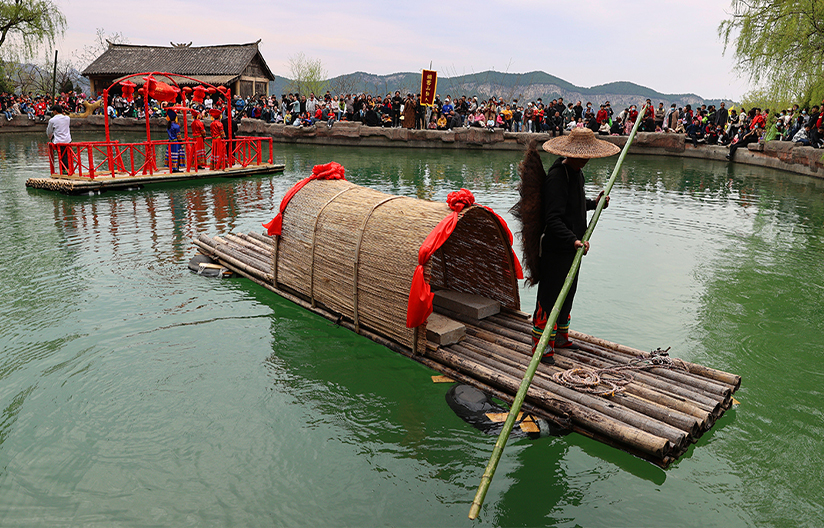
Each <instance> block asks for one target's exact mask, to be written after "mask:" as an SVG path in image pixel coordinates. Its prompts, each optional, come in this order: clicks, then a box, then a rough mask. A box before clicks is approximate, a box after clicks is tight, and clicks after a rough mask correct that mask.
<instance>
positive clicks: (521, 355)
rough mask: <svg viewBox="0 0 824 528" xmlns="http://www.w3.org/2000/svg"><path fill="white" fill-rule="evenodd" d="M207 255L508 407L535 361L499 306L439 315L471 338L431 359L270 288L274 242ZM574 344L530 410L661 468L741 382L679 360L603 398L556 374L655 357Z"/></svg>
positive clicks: (544, 377) (204, 248)
mask: <svg viewBox="0 0 824 528" xmlns="http://www.w3.org/2000/svg"><path fill="white" fill-rule="evenodd" d="M194 242H195V244H196V245H197V246H198V247H199V248H200V251H201V252H202V253H204V254H206V255H208V256H209V257H211V258H213V259H215V260H217V261H218V262H220V263H221V264H222V265H223V266H225V267H226V268H228V269H231V270H232V271H234V272H236V273H238V274H239V275H242V276H245V277H247V278H249V279H251V280H252V281H254V282H256V283H257V284H260V285H261V286H263V287H265V288H267V289H269V290H271V291H273V292H275V293H277V294H279V295H281V296H282V297H284V298H286V299H288V300H291V301H293V302H295V303H297V304H299V305H300V306H303V307H305V308H306V309H308V310H310V311H312V312H315V313H317V314H319V315H322V316H324V317H326V318H327V319H330V320H332V321H335V322H337V323H338V324H340V325H341V326H344V327H346V328H349V329H351V330H353V331H356V332H357V333H359V334H361V335H363V336H365V337H368V338H370V339H372V340H373V341H375V342H377V343H379V344H382V345H384V346H386V347H388V348H390V349H392V350H394V351H396V352H399V353H401V354H403V355H405V356H407V357H409V358H411V359H414V360H415V361H418V362H420V363H422V364H424V365H426V366H428V367H430V368H432V369H433V370H435V371H437V372H439V373H441V374H443V375H445V376H448V377H449V378H451V379H453V380H455V381H460V382H462V383H466V384H469V385H472V386H474V387H476V388H478V389H479V390H482V391H484V392H486V393H488V394H490V395H492V396H494V397H496V398H498V399H500V400H503V401H505V402H507V403H511V402H512V401H513V400H514V396H515V393H516V392H517V390H518V386H519V385H520V382H521V380H522V379H523V376H524V373H525V371H526V368H527V366H528V364H529V362H530V359H531V355H532V351H531V346H532V341H531V333H530V332H531V329H532V326H531V322H530V320H529V316H528V315H527V314H525V313H523V312H520V311H516V310H508V309H502V310H501V312H500V313H499V314H497V315H491V316H488V317H486V318H484V319H481V320H476V319H474V318H472V317H469V316H467V315H462V314H461V313H457V312H453V311H451V310H448V309H444V308H438V307H437V306H436V310H437V311H438V312H439V314H440V315H441V316H445V317H447V318H448V319H451V320H453V321H456V322H458V323H460V324H462V325H463V326H464V327H465V334H466V335H465V337H463V338H462V339H461V340H460V341H459V342H457V343H453V344H446V345H441V344H439V343H437V342H436V341H437V339H434V340H433V339H430V340H429V341H428V342H427V346H426V352H425V353H424V354H419V353H415V352H414V351H413V350H412V349H411V348H409V347H408V346H404V345H400V344H399V343H397V342H395V341H393V340H391V339H389V338H387V337H385V336H383V335H379V334H378V333H376V332H375V331H373V330H372V329H368V328H365V327H364V326H363V325H362V324H361V325H358V326H357V327H356V325H355V324H353V322H352V321H349V320H348V319H347V318H344V317H342V316H341V315H340V314H338V313H335V312H333V311H330V310H328V309H326V308H325V307H324V306H323V305H322V304H320V303H315V304H314V305H313V304H312V303H310V302H309V301H308V300H307V299H305V298H304V297H303V296H301V295H299V294H297V293H296V292H294V291H291V290H289V289H288V288H287V287H285V286H284V285H282V284H280V283H277V285H276V286H275V285H273V282H274V280H275V279H274V277H273V274H272V261H273V239H272V238H271V237H269V236H266V235H261V234H258V233H249V234H238V235H231V234H230V235H226V236H224V237H214V238H209V237H207V236H205V235H200V236H199V237H198V238H197V239H196V240H195V241H194ZM570 338H571V339H572V341H573V342H574V343H576V344H577V345H578V346H579V347H580V349H579V350H571V349H561V350H558V351H556V353H555V358H556V365H554V366H549V365H545V364H541V365H539V367H538V371H537V373H536V375H535V378H534V380H533V382H532V385H531V387H530V389H529V392H528V393H527V399H526V402H525V404H524V406H523V407H522V408H523V410H524V411H525V412H527V413H529V414H532V415H533V416H537V417H540V418H544V419H546V420H550V421H552V422H553V423H554V424H555V425H556V426H558V427H561V428H564V429H567V430H571V431H574V432H577V433H580V434H583V435H585V436H588V437H591V438H593V439H595V440H598V441H600V442H603V443H605V444H608V445H612V446H615V447H617V448H620V449H622V450H624V451H627V452H629V453H632V454H634V455H636V456H638V457H640V458H643V459H646V460H649V461H651V462H653V463H655V464H657V465H659V466H661V467H667V466H668V465H670V464H671V463H672V462H674V461H675V460H677V459H678V458H679V457H680V456H682V455H683V454H684V453H686V452H687V450H688V449H689V446H690V445H691V444H693V443H694V442H696V441H697V440H698V438H700V437H701V436H702V435H703V434H704V433H706V432H707V431H709V430H710V429H711V428H712V427H713V425H714V424H715V423H716V421H717V420H718V419H719V418H720V417H721V416H722V415H723V414H724V412H725V411H726V410H728V409H729V408H730V407H731V406H732V402H733V398H732V395H733V394H734V393H735V391H736V390H738V388H739V387H740V385H741V377H740V376H737V375H734V374H730V373H726V372H722V371H718V370H715V369H712V368H708V367H704V366H701V365H697V364H693V363H688V362H680V364H681V366H682V368H683V369H684V370H676V369H670V368H665V367H649V368H644V369H643V370H633V371H632V374H633V377H634V379H633V381H632V382H631V383H629V384H628V385H626V387H625V388H624V389H623V390H622V391H615V392H614V393H610V394H605V395H595V394H590V393H587V392H580V391H579V390H576V389H574V388H571V387H570V386H568V385H565V384H564V383H561V382H556V381H555V380H553V374H555V373H558V372H562V371H566V370H568V369H575V368H589V369H604V368H615V367H619V368H626V367H632V366H633V365H637V362H638V361H639V358H642V360H643V358H646V359H649V357H650V353H647V352H643V351H641V350H636V349H632V348H629V347H626V346H623V345H619V344H617V343H612V342H609V341H605V340H602V339H598V338H596V337H593V336H589V335H586V334H582V333H578V332H570Z"/></svg>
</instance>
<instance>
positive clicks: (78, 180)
mask: <svg viewBox="0 0 824 528" xmlns="http://www.w3.org/2000/svg"><path fill="white" fill-rule="evenodd" d="M284 168H285V166H284V165H282V164H272V163H262V164H260V165H250V166H248V167H243V166H240V165H237V166H234V167H228V168H226V169H224V170H211V169H201V170H199V171H189V172H186V171H184V172H168V171H165V172H157V173H155V174H152V175H148V174H145V175H135V176H131V175H129V174H127V173H115V175H114V176H111V175H110V174H105V173H104V174H103V175H101V176H97V177H95V178H89V177H86V176H67V175H62V176H61V175H54V176H51V177H49V178H29V179H28V180H26V187H29V188H32V189H43V190H47V191H57V192H60V193H63V194H87V193H94V194H97V193H99V192H104V191H108V190H115V189H134V188H138V189H139V188H143V187H145V186H146V185H156V184H159V183H170V182H181V181H193V180H203V179H211V178H243V177H246V176H255V175H261V174H272V173H273V172H283V170H284Z"/></svg>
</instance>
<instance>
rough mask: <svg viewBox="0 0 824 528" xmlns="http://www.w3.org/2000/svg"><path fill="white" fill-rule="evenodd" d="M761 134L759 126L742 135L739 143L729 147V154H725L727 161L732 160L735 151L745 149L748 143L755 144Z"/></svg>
mask: <svg viewBox="0 0 824 528" xmlns="http://www.w3.org/2000/svg"><path fill="white" fill-rule="evenodd" d="M761 132H763V130H762V129H761V125H756V126H755V128H753V129H752V130H750V131H749V132H747V133H746V134H744V137H742V138H741V139H740V140H739V141H737V142H736V143H734V144H733V145H730V153H729V154H727V159H728V160H730V161H732V159H733V158H734V157H735V151H736V150H738V149H740V148H741V147H746V146H747V145H749V144H750V143H757V142H758V138H759V137H760V136H761Z"/></svg>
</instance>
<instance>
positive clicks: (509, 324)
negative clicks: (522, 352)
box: [486, 314, 532, 335]
mask: <svg viewBox="0 0 824 528" xmlns="http://www.w3.org/2000/svg"><path fill="white" fill-rule="evenodd" d="M486 320H487V321H489V322H491V323H495V324H496V325H498V326H503V327H505V328H509V329H510V330H515V331H516V332H521V333H523V334H526V335H529V333H530V332H532V324H530V322H529V321H527V320H524V319H513V318H511V317H507V316H505V315H502V314H498V315H490V316H489V317H487V318H486Z"/></svg>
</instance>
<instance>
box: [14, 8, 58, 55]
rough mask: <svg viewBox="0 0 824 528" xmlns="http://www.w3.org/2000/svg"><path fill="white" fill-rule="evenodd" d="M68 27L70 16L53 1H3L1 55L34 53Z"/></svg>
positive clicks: (50, 42) (52, 42)
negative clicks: (67, 19) (65, 14)
mask: <svg viewBox="0 0 824 528" xmlns="http://www.w3.org/2000/svg"><path fill="white" fill-rule="evenodd" d="M65 29H66V17H65V16H64V15H63V13H62V12H61V11H60V9H58V8H57V5H56V4H55V3H54V2H53V1H52V0H0V57H2V58H3V59H5V60H9V59H10V58H12V56H13V55H15V54H20V55H22V56H32V55H34V52H35V50H36V49H37V47H38V46H40V45H41V44H44V43H48V44H54V41H55V39H56V38H57V37H58V36H60V35H62V34H63V32H64V31H65Z"/></svg>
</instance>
